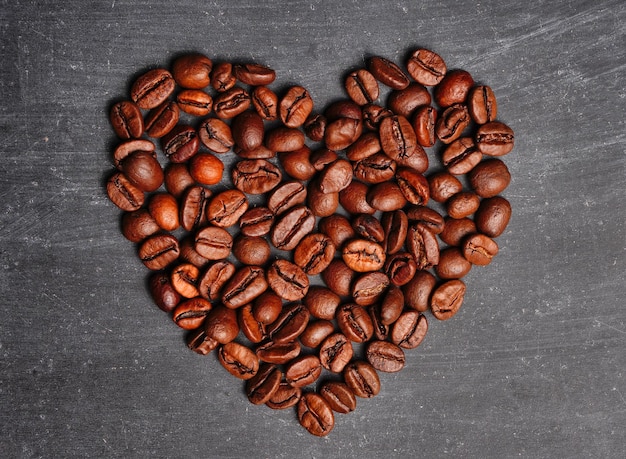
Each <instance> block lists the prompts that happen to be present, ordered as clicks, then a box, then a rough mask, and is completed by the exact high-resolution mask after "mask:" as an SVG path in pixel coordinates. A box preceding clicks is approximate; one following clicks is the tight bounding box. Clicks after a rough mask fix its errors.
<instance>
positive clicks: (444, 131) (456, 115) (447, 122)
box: [435, 104, 471, 144]
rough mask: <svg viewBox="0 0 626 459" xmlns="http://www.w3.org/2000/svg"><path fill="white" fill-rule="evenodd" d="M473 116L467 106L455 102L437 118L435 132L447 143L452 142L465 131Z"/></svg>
mask: <svg viewBox="0 0 626 459" xmlns="http://www.w3.org/2000/svg"><path fill="white" fill-rule="evenodd" d="M470 121H471V118H470V116H469V113H468V111H467V106H465V105H463V104H453V105H451V106H449V107H448V108H446V109H445V110H444V111H443V113H442V114H441V116H439V118H438V119H437V124H436V125H435V134H436V135H437V138H438V139H439V140H441V141H442V142H443V143H445V144H450V143H452V142H454V141H455V140H456V139H458V138H459V137H461V135H462V134H463V131H464V130H465V128H466V127H467V126H469V124H470Z"/></svg>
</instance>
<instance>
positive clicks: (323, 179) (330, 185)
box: [318, 159, 352, 194]
mask: <svg viewBox="0 0 626 459" xmlns="http://www.w3.org/2000/svg"><path fill="white" fill-rule="evenodd" d="M351 181H352V165H351V164H350V162H349V161H347V160H345V159H337V160H336V161H334V162H332V163H331V164H329V165H327V166H326V167H325V168H324V170H322V172H321V173H320V175H319V179H318V186H319V189H320V191H321V192H322V193H325V194H326V193H338V192H339V191H341V190H343V189H345V188H346V187H347V186H348V185H350V182H351Z"/></svg>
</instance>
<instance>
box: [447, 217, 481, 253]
mask: <svg viewBox="0 0 626 459" xmlns="http://www.w3.org/2000/svg"><path fill="white" fill-rule="evenodd" d="M479 209H480V208H479ZM475 232H476V224H475V223H474V221H473V220H472V219H470V218H468V217H464V218H458V219H457V218H450V217H446V220H445V226H444V228H443V231H442V232H441V234H440V235H439V237H440V238H441V240H442V241H443V242H445V243H446V244H448V245H451V246H458V245H461V241H462V240H463V238H464V237H465V236H467V235H468V234H472V233H475Z"/></svg>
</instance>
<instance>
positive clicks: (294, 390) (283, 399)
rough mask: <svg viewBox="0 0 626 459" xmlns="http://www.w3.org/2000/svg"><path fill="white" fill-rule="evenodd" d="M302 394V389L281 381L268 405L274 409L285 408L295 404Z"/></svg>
mask: <svg viewBox="0 0 626 459" xmlns="http://www.w3.org/2000/svg"><path fill="white" fill-rule="evenodd" d="M301 396H302V389H300V388H299V387H293V386H290V385H289V384H287V383H286V382H281V383H280V385H279V386H278V389H277V390H276V392H274V393H273V394H272V396H271V397H270V399H269V400H268V401H267V403H266V405H267V406H269V407H270V408H271V409H273V410H284V409H287V408H291V407H292V406H295V405H296V404H297V403H298V402H299V401H300V397H301Z"/></svg>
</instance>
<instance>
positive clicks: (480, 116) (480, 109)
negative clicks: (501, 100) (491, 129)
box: [467, 85, 498, 124]
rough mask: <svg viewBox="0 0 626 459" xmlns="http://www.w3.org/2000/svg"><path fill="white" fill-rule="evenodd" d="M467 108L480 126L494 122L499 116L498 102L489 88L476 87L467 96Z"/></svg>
mask: <svg viewBox="0 0 626 459" xmlns="http://www.w3.org/2000/svg"><path fill="white" fill-rule="evenodd" d="M467 107H468V109H469V112H470V115H471V116H472V118H473V120H474V121H475V122H476V123H478V124H485V123H488V122H490V121H494V120H495V119H496V116H498V102H497V101H496V96H495V94H494V93H493V90H492V89H491V88H490V87H489V86H484V85H480V86H474V87H473V88H472V89H471V90H470V92H469V94H468V96H467Z"/></svg>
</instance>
